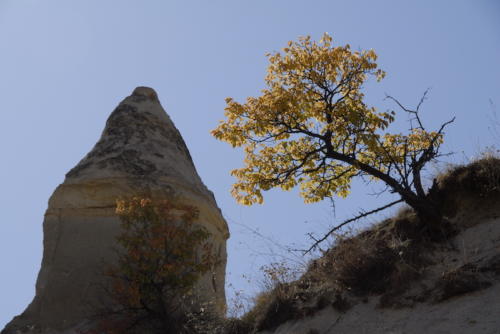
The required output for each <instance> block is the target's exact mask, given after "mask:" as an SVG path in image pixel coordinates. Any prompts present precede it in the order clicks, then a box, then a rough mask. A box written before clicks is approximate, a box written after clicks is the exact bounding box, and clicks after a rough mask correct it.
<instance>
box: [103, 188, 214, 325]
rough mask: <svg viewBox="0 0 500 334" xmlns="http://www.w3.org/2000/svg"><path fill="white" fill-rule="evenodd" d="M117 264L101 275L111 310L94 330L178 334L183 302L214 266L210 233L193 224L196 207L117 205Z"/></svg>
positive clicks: (142, 202) (148, 202) (138, 201)
mask: <svg viewBox="0 0 500 334" xmlns="http://www.w3.org/2000/svg"><path fill="white" fill-rule="evenodd" d="M116 213H117V214H118V215H119V217H120V219H121V233H120V234H119V236H118V239H117V241H118V244H119V246H120V249H119V250H118V261H117V263H116V265H113V266H111V267H110V268H109V269H108V270H107V272H106V276H108V277H109V278H110V281H111V288H110V289H108V297H109V298H110V299H111V300H112V305H113V307H112V308H110V310H109V312H108V313H109V314H107V315H106V317H105V319H103V321H101V322H100V328H98V330H97V332H106V333H117V334H123V333H133V332H134V330H139V331H140V332H142V331H143V330H144V327H143V326H146V327H147V328H148V330H152V331H153V333H155V332H158V333H183V330H184V328H183V322H182V319H181V316H182V312H184V311H186V310H185V309H182V307H183V306H185V305H183V302H184V301H185V300H184V298H185V297H186V296H187V295H189V294H190V293H191V290H192V288H193V286H194V285H195V283H196V282H197V281H198V279H199V278H200V277H201V276H202V275H203V274H205V273H206V272H208V271H209V270H211V269H212V268H213V267H214V265H215V264H216V261H215V255H214V253H213V251H212V248H211V245H210V243H209V242H208V238H209V236H210V234H209V233H208V232H207V231H206V230H205V229H204V228H201V227H197V226H194V224H193V221H194V220H195V219H196V218H197V217H198V211H197V209H196V208H194V207H192V206H188V205H181V204H176V203H174V202H172V201H169V200H153V199H150V198H140V197H134V198H132V199H131V200H119V201H117V208H116Z"/></svg>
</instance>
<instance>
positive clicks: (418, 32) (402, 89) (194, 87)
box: [0, 0, 500, 328]
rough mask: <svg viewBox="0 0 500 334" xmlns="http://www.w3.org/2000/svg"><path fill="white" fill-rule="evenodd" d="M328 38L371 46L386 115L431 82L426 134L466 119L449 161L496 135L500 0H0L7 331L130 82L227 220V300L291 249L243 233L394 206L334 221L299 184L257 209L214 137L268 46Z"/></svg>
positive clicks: (279, 233)
mask: <svg viewBox="0 0 500 334" xmlns="http://www.w3.org/2000/svg"><path fill="white" fill-rule="evenodd" d="M323 32H329V33H330V34H331V35H332V36H333V38H334V41H335V42H336V43H338V44H345V43H349V44H350V45H351V46H352V47H353V48H354V49H370V48H373V49H375V50H376V52H377V53H378V55H379V65H380V67H381V68H383V69H384V70H386V71H387V77H386V79H384V80H383V81H382V82H381V83H378V84H376V83H369V84H368V85H367V86H366V94H367V101H368V102H369V103H370V104H372V105H374V106H377V107H379V108H380V109H381V110H383V109H386V108H388V107H391V105H390V104H389V103H388V101H384V99H383V98H384V96H385V93H388V94H391V95H393V96H395V97H397V98H399V99H400V100H401V101H402V102H403V103H405V104H407V105H409V106H414V105H415V104H416V103H417V102H418V99H419V98H420V96H421V94H422V93H423V91H424V90H425V89H427V88H431V93H430V96H429V99H428V100H427V101H426V103H425V105H424V107H423V111H422V117H423V119H424V120H425V121H426V122H427V123H428V125H429V127H432V126H437V125H438V124H440V123H441V122H443V121H445V120H448V119H450V118H451V117H453V116H456V117H457V119H456V121H455V123H454V124H453V125H452V126H451V127H450V129H449V131H448V132H447V137H446V143H445V145H444V148H445V150H448V151H453V152H456V153H455V154H454V155H453V156H451V157H450V158H448V161H450V162H458V163H460V162H464V161H467V160H468V159H470V158H471V157H473V156H475V155H477V154H478V153H479V152H481V151H482V150H484V149H485V148H486V147H487V146H488V145H495V144H497V143H498V140H500V137H499V136H498V133H495V127H494V126H493V127H492V123H491V119H492V117H493V112H494V111H495V110H497V111H498V105H499V104H500V64H499V61H500V2H498V1H495V0H475V1H465V0H453V1H452V0H449V1H444V0H443V1H430V0H425V1H400V0H394V1H370V0H366V1H333V0H329V1H320V0H317V1H316V0H310V1H307V2H306V1H295V0H287V1H285V0H273V1H269V0H267V1H263V0H254V1H229V0H226V1H220V0H212V1H202V0H200V1H187V0H184V1H170V0H169V1H159V0H158V1H153V0H144V1H128V0H120V1H118V0H115V1H112V0H109V1H102V0H101V1H97V0H85V1H83V0H82V1H76V0H74V1H73V0H72V1H68V0H60V1H56V0H46V1H40V0H0V100H1V103H0V147H1V151H2V162H3V163H2V164H0V178H1V181H2V182H1V184H2V187H1V189H0V203H2V204H1V208H2V210H0V268H1V269H0V270H1V271H0V328H2V327H3V325H4V324H5V323H6V322H7V321H9V320H10V319H11V318H12V317H13V316H14V315H16V314H19V313H20V312H21V311H22V310H24V308H25V307H26V306H27V304H28V303H29V302H30V301H31V299H32V297H33V295H34V284H35V280H36V276H37V273H38V270H39V267H40V261H41V255H42V237H43V235H42V221H43V213H44V211H45V209H46V207H47V200H48V198H49V196H50V195H51V193H52V192H53V190H54V189H55V187H56V186H57V185H58V184H59V183H61V182H62V181H63V179H64V174H65V173H66V172H67V171H68V170H69V169H70V168H71V167H73V166H74V165H75V164H76V163H77V162H78V161H79V160H80V159H81V158H82V157H83V156H84V155H85V154H86V153H87V152H88V151H89V150H90V149H91V148H92V146H93V145H94V143H95V142H96V141H97V139H98V138H99V136H100V132H101V131H102V129H103V127H104V124H105V121H106V119H107V117H108V116H109V114H110V113H111V111H112V110H113V109H114V107H115V106H116V105H117V104H118V103H119V102H120V101H121V100H122V99H123V98H124V97H125V96H127V95H129V94H130V93H131V92H132V90H133V89H134V88H135V87H136V86H140V85H146V86H151V87H153V88H155V89H156V91H157V92H158V94H159V96H160V100H161V101H162V104H163V106H164V107H165V108H166V109H167V112H168V113H169V115H170V116H171V118H172V119H173V120H174V122H175V124H176V126H177V127H178V128H179V130H180V131H181V133H182V135H183V137H184V139H185V141H186V143H187V145H188V147H189V149H190V151H191V154H192V156H193V159H194V162H195V164H196V166H197V170H198V172H199V174H200V175H201V177H202V179H203V181H204V182H205V184H206V185H207V186H208V187H209V188H210V189H211V190H212V191H213V192H214V193H215V196H216V199H217V201H218V204H219V206H220V207H221V209H222V211H223V213H224V215H225V217H226V218H227V220H228V222H229V224H230V230H231V233H232V237H231V239H230V240H229V243H228V252H229V262H228V268H227V271H228V276H227V278H228V282H229V283H231V284H232V285H233V286H234V288H231V289H228V295H231V294H232V293H233V292H232V291H233V289H236V290H240V289H241V290H244V291H246V293H248V294H252V293H253V292H255V290H257V289H258V288H259V283H258V276H259V275H258V269H259V267H260V265H262V264H264V263H266V262H268V261H271V260H273V258H274V259H279V256H272V255H269V254H273V253H274V254H276V253H280V252H281V251H280V250H279V248H277V247H276V246H275V245H273V243H268V242H266V241H265V240H263V239H262V238H259V237H256V236H255V234H254V233H252V232H250V231H249V230H248V229H247V228H245V227H244V226H248V227H250V228H252V229H256V230H258V231H259V232H260V233H262V234H263V235H265V236H267V237H269V238H271V239H273V240H275V241H276V242H277V243H279V244H283V245H291V244H298V245H299V246H300V245H307V243H308V239H307V237H306V236H305V234H306V233H308V232H315V233H318V234H321V232H322V231H325V230H326V229H327V227H328V226H329V225H331V224H334V223H335V222H338V221H341V220H342V219H345V218H349V217H350V216H351V215H353V214H355V213H356V212H357V211H358V210H360V209H363V208H365V209H370V208H372V207H375V206H376V205H377V204H379V203H381V204H383V203H385V202H386V201H387V200H390V199H391V198H390V197H387V196H385V197H381V198H375V197H373V196H367V195H366V193H367V192H370V191H371V190H372V189H371V188H369V187H368V188H367V187H366V186H356V187H355V189H354V191H355V192H354V193H353V195H352V196H351V197H349V198H348V199H346V200H336V202H335V207H336V210H335V214H334V213H333V212H332V209H331V206H330V203H326V202H325V203H319V204H315V205H305V204H303V203H302V200H301V199H300V198H299V197H298V196H297V193H296V192H294V191H292V192H289V193H284V192H281V191H270V192H269V193H268V194H266V197H265V203H264V204H263V205H261V206H253V207H241V206H239V205H237V204H236V203H235V201H234V200H233V199H232V198H231V197H230V195H229V189H230V186H231V184H232V183H233V181H234V180H233V179H232V177H231V176H230V175H229V171H230V170H231V169H234V168H237V167H239V166H241V164H242V153H241V152H240V151H238V150H234V149H232V148H231V147H230V146H229V145H227V144H225V143H221V142H218V141H216V140H215V139H213V138H212V137H211V136H210V134H209V131H210V130H211V129H213V128H214V127H215V126H216V125H217V123H218V121H219V120H221V119H222V118H223V109H224V105H225V103H224V98H225V97H228V96H231V97H233V98H235V99H237V100H242V99H244V98H245V97H247V96H251V95H256V94H258V93H259V91H260V89H262V88H264V86H263V77H264V74H265V69H266V64H267V59H266V57H265V56H264V55H265V54H266V53H267V52H272V51H275V50H276V51H277V50H279V49H280V48H281V47H284V46H285V44H286V42H287V41H288V40H294V39H297V37H298V36H300V35H308V34H309V35H311V36H312V37H313V38H315V39H319V38H320V37H321V35H322V34H323ZM405 120H406V118H405V116H403V117H402V118H401V120H400V121H398V122H397V124H396V126H397V129H398V130H403V129H404V127H405V126H406V123H405ZM398 127H399V128H398ZM496 130H499V131H500V129H498V128H496ZM431 172H435V171H433V169H432V168H431ZM285 255H286V254H285ZM242 275H245V277H246V278H243V277H242ZM248 280H250V283H249V282H248Z"/></svg>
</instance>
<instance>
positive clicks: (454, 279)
mask: <svg viewBox="0 0 500 334" xmlns="http://www.w3.org/2000/svg"><path fill="white" fill-rule="evenodd" d="M437 180H438V182H437V183H436V184H435V186H434V188H433V192H432V196H436V198H441V199H442V200H441V201H440V202H439V203H440V205H443V206H445V205H447V206H450V205H451V204H450V203H454V204H453V205H455V206H456V205H459V204H460V203H457V201H460V200H461V198H462V196H463V195H471V196H472V197H476V196H481V197H482V198H485V197H492V196H493V197H495V196H497V195H500V159H498V158H496V157H493V156H486V157H482V158H481V159H479V160H477V161H474V162H472V163H471V164H469V165H465V166H458V167H454V168H452V169H449V170H448V171H447V172H446V173H443V174H442V175H439V176H438V178H437ZM456 210H457V209H456V207H455V211H454V212H452V213H456ZM452 236H453V234H451V233H450V234H445V235H443V236H441V237H439V238H434V237H432V236H430V235H428V234H426V233H423V232H422V225H421V224H419V217H418V215H417V214H416V213H415V212H414V211H413V210H412V209H411V208H408V207H404V208H402V209H401V210H400V211H399V212H398V213H397V214H396V215H395V216H394V217H393V218H391V219H387V220H384V221H383V222H381V223H379V224H377V225H375V226H373V227H372V228H370V229H368V230H366V231H362V232H360V233H358V234H354V235H351V236H347V235H343V236H342V235H339V236H338V237H337V240H336V242H335V244H334V245H333V246H332V247H331V248H330V249H329V250H327V251H326V252H324V253H323V255H322V256H321V257H320V258H318V259H316V260H313V261H312V262H311V263H310V264H309V267H308V269H307V271H306V272H305V273H304V274H303V275H302V276H301V277H300V278H299V279H297V280H295V281H286V282H283V281H279V279H276V278H275V282H276V284H274V285H273V284H271V285H269V284H268V285H265V286H267V289H266V290H264V291H263V292H261V293H260V294H259V295H258V296H257V297H256V298H255V304H254V307H253V309H251V310H250V311H249V312H248V313H247V314H245V315H244V316H243V317H242V318H241V320H242V321H244V322H245V323H246V324H247V326H248V325H250V324H251V326H249V327H247V329H248V328H253V330H252V331H249V332H246V333H253V332H255V330H264V329H272V328H274V327H277V326H279V325H280V324H282V323H284V322H286V321H287V320H290V319H299V318H302V317H305V316H308V315H311V314H313V313H314V312H315V311H317V310H319V309H322V308H325V307H333V308H334V309H336V310H337V311H339V312H345V311H347V310H348V309H349V308H350V307H351V306H352V305H353V304H355V303H358V302H360V300H363V299H365V298H366V297H368V296H370V295H381V298H380V304H379V306H380V307H404V306H405V305H406V304H405V303H404V302H400V301H399V300H398V297H399V296H401V295H402V294H403V293H405V292H406V291H407V290H408V289H409V288H410V287H411V283H412V282H414V281H415V280H416V279H418V278H422V277H423V276H424V275H425V270H426V268H427V267H428V266H429V265H432V264H433V263H432V253H433V251H434V250H435V249H438V248H439V247H448V246H445V243H442V241H446V240H447V239H448V238H450V237H452ZM499 262H500V261H499V260H498V256H496V257H493V258H491V259H489V260H488V261H487V262H486V263H483V264H481V265H472V264H466V265H463V266H461V267H458V268H457V269H454V270H450V271H448V272H445V273H443V274H442V275H441V277H440V278H439V279H438V281H437V282H436V283H435V286H434V288H432V289H429V290H425V291H422V292H420V293H421V294H420V295H417V296H411V299H412V301H413V302H422V301H426V300H433V301H435V302H441V301H444V300H447V299H449V298H452V297H454V296H458V295H461V294H464V293H469V292H474V291H477V290H481V289H484V288H487V287H488V286H490V284H491V283H490V282H489V281H488V279H486V278H485V277H484V273H488V274H490V275H493V276H495V275H497V276H498V275H499V272H500V271H499V269H498V268H499V265H498V263H499ZM284 267H286V266H284V265H283V266H280V267H279V268H281V269H280V270H273V267H272V266H271V267H267V271H266V274H267V275H268V276H269V275H271V276H274V277H282V276H283V270H282V268H284ZM274 269H277V268H274Z"/></svg>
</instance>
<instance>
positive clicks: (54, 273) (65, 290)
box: [2, 87, 229, 334]
mask: <svg viewBox="0 0 500 334" xmlns="http://www.w3.org/2000/svg"><path fill="white" fill-rule="evenodd" d="M136 194H147V195H149V196H153V197H154V196H161V197H165V196H166V197H174V198H175V199H176V200H177V201H180V202H184V203H187V204H190V205H192V206H196V207H197V208H198V209H199V211H200V215H199V219H198V221H197V222H196V223H197V224H200V225H202V226H204V227H206V228H207V229H208V231H209V232H210V233H211V237H212V239H211V242H212V243H213V245H214V246H215V249H216V250H217V254H218V257H219V260H220V264H219V265H218V266H217V267H216V268H214V270H213V272H211V273H210V274H208V275H205V277H203V279H202V280H200V282H199V284H198V285H197V287H196V288H197V289H196V292H195V296H196V300H197V302H198V303H204V304H205V303H211V305H214V306H213V308H214V310H215V312H219V313H221V312H223V310H224V309H225V293H224V280H225V266H226V240H227V238H228V237H229V232H228V228H227V224H226V222H225V220H224V219H223V217H222V215H221V212H220V210H219V208H218V207H217V204H216V202H215V199H214V196H213V194H212V192H210V191H209V190H208V189H207V188H206V187H205V185H204V184H203V182H202V181H201V179H200V177H199V176H198V174H197V172H196V169H195V166H194V165H193V161H192V160H191V157H190V154H189V151H188V149H187V147H186V145H185V143H184V141H183V139H182V137H181V135H180V134H179V131H178V130H177V129H176V128H175V126H174V124H173V123H172V121H171V120H170V118H169V116H168V115H167V114H166V113H165V111H164V109H163V108H162V106H161V105H160V102H159V100H158V97H157V95H156V93H155V91H154V90H153V89H151V88H147V87H138V88H136V89H135V90H134V92H133V93H132V95H131V96H129V97H127V98H126V99H125V100H123V101H122V102H121V103H120V104H119V105H118V107H117V108H116V109H115V110H114V111H113V113H112V114H111V115H110V117H109V119H108V121H107V123H106V127H105V129H104V131H103V133H102V136H101V138H100V139H99V141H98V142H97V144H96V145H95V146H94V148H93V149H92V150H91V151H90V152H89V153H88V154H87V155H86V156H85V157H84V158H83V159H82V160H81V161H80V163H78V165H77V166H76V167H74V168H73V169H72V170H71V171H70V172H69V173H67V175H66V178H65V180H64V182H63V184H61V185H60V186H59V187H57V189H56V190H55V192H54V193H53V195H52V196H51V198H50V200H49V206H48V209H47V211H46V213H45V220H44V223H43V230H44V241H43V244H44V245H43V246H44V252H43V260H42V266H41V269H40V273H39V275H38V279H37V283H36V296H35V298H34V299H33V301H32V303H31V304H30V305H29V306H28V308H27V309H26V310H25V311H24V312H23V313H22V314H21V315H19V316H17V317H15V318H14V319H13V320H12V321H11V322H10V323H9V324H8V325H7V326H6V328H5V329H4V330H3V331H2V334H17V333H40V334H49V333H73V332H74V331H73V330H71V328H76V327H78V325H79V324H83V323H85V321H86V319H87V318H88V317H89V316H91V315H92V313H93V312H94V311H95V309H96V308H97V307H98V306H99V304H100V303H101V302H102V298H103V296H102V280H103V277H102V266H103V264H104V263H110V262H112V261H113V259H114V258H115V256H116V253H115V252H114V251H113V249H112V248H113V245H114V244H115V237H116V235H117V233H118V232H119V220H118V218H117V216H116V215H115V212H114V209H115V201H116V199H117V198H124V197H125V198H126V197H130V196H132V195H136Z"/></svg>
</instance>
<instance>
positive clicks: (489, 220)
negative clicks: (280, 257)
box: [259, 198, 500, 334]
mask: <svg viewBox="0 0 500 334" xmlns="http://www.w3.org/2000/svg"><path fill="white" fill-rule="evenodd" d="M461 202H462V203H465V204H466V205H464V207H463V208H462V209H461V210H460V212H459V214H458V215H456V217H455V218H454V219H453V221H454V223H455V224H457V225H458V226H461V227H462V228H463V229H464V230H463V231H462V233H460V234H459V235H457V236H456V237H455V238H454V239H453V240H451V244H450V246H451V247H446V248H445V249H443V250H441V251H436V252H435V253H433V259H434V261H435V264H434V265H432V266H431V267H429V268H428V269H427V271H428V273H427V274H426V277H425V279H423V280H420V281H418V282H416V284H414V285H415V289H414V291H416V293H417V294H416V295H412V292H411V291H410V294H409V296H408V297H411V298H409V299H407V300H405V299H404V298H402V299H401V302H403V304H406V303H407V306H397V307H394V308H382V307H380V306H379V297H376V296H373V297H370V298H367V299H366V300H360V301H358V303H357V304H355V305H354V306H353V307H352V308H351V309H349V310H347V311H346V312H345V313H343V312H339V311H337V310H335V309H333V308H332V307H327V308H325V309H323V310H321V311H318V312H317V313H316V314H314V315H313V316H311V317H307V318H303V319H297V320H294V321H288V322H286V323H284V324H282V325H280V326H278V328H276V329H274V330H270V331H263V332H260V333H259V334H500V277H499V276H500V275H499V273H500V200H499V199H498V198H492V199H485V198H474V199H462V200H461ZM467 264H474V265H477V266H478V272H479V276H480V277H483V278H484V279H485V280H488V281H489V282H490V284H491V286H489V287H486V288H483V289H480V290H478V291H474V292H470V293H466V294H463V295H458V296H455V297H452V298H450V299H447V300H444V301H439V293H440V292H439V290H436V289H433V286H435V283H436V281H437V280H438V279H439V278H440V277H441V276H442V275H443V273H446V272H449V271H450V270H453V269H456V268H458V267H461V266H463V265H467ZM426 290H427V291H429V292H430V295H429V296H428V297H427V298H426V300H425V301H424V302H415V301H412V299H413V297H419V293H421V292H422V291H426Z"/></svg>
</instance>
